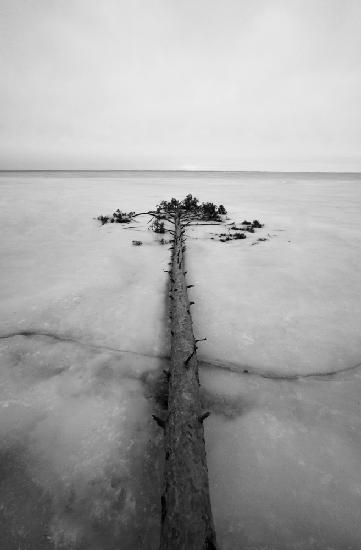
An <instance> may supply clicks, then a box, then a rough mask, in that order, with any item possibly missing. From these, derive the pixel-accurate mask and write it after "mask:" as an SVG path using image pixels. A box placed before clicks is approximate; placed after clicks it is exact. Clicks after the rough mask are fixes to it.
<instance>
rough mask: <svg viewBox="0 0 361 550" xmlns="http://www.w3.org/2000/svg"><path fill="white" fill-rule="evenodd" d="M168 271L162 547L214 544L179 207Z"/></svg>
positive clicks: (208, 547)
mask: <svg viewBox="0 0 361 550" xmlns="http://www.w3.org/2000/svg"><path fill="white" fill-rule="evenodd" d="M173 219H174V249H173V251H172V265H171V270H170V271H171V273H170V275H171V276H170V293H171V296H172V298H173V300H170V314H171V363H170V370H169V393H168V416H167V418H166V420H165V421H164V426H163V429H164V442H165V467H164V487H163V494H162V498H161V507H162V515H161V542H160V550H181V549H182V550H215V549H216V535H215V529H214V523H213V517H212V510H211V502H210V496H209V484H208V469H207V460H206V450H205V442H204V429H203V420H204V419H205V418H206V413H205V412H204V411H203V410H202V406H201V400H200V394H199V378H198V364H197V354H196V350H197V345H196V344H197V342H196V340H195V338H194V334H193V328H192V318H191V313H190V302H189V299H188V293H187V282H186V278H185V274H184V271H185V269H184V268H185V263H184V247H183V243H184V233H183V224H182V216H181V212H176V213H175V214H174V218H173Z"/></svg>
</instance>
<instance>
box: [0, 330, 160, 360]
mask: <svg viewBox="0 0 361 550" xmlns="http://www.w3.org/2000/svg"><path fill="white" fill-rule="evenodd" d="M15 336H24V337H26V338H33V337H37V336H45V337H46V338H51V339H52V340H56V341H58V342H67V343H71V344H77V345H79V346H82V347H86V348H91V349H94V350H103V351H110V352H111V353H116V354H122V353H128V354H131V355H138V356H141V357H147V358H149V357H151V358H152V359H169V357H168V356H166V355H156V354H151V353H141V352H137V351H133V350H129V349H117V348H112V347H110V346H102V345H99V344H90V343H89V342H82V341H81V340H77V339H76V338H72V337H71V336H61V335H59V334H54V333H52V332H47V331H44V330H41V331H40V330H39V331H37V330H19V331H16V332H11V333H8V334H2V335H0V340H7V339H9V338H13V337H15Z"/></svg>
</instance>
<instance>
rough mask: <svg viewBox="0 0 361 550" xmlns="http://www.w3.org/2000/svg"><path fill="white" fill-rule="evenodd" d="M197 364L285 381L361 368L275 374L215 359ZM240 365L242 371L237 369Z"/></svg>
mask: <svg viewBox="0 0 361 550" xmlns="http://www.w3.org/2000/svg"><path fill="white" fill-rule="evenodd" d="M199 365H200V366H201V367H205V368H207V367H208V368H209V367H211V368H218V369H222V370H225V371H227V372H232V373H235V374H239V375H244V376H257V377H258V378H264V379H265V380H279V381H285V382H296V381H297V380H304V379H307V378H315V379H318V380H323V379H330V378H335V377H336V376H338V375H340V374H344V373H345V372H352V371H355V370H357V369H359V368H361V363H357V364H356V365H351V366H350V367H345V368H343V369H339V370H333V371H328V372H312V373H311V372H310V373H307V374H298V373H295V374H277V373H275V372H272V371H259V370H256V369H254V368H251V367H248V366H247V367H245V366H242V365H237V363H228V364H224V363H220V362H216V361H214V362H212V361H201V360H200V361H199ZM240 367H241V369H242V371H240V370H239V369H240Z"/></svg>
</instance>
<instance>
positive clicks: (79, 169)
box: [0, 168, 361, 175]
mask: <svg viewBox="0 0 361 550" xmlns="http://www.w3.org/2000/svg"><path fill="white" fill-rule="evenodd" d="M4 172H177V173H179V172H180V173H209V172H211V173H216V174H217V173H220V174H227V173H237V174H354V175H358V174H361V171H354V170H350V171H339V170H212V169H199V170H197V169H194V170H193V169H192V170H189V169H184V168H183V169H177V168H75V169H73V168H31V169H27V168H20V169H18V168H9V169H8V168H0V173H4Z"/></svg>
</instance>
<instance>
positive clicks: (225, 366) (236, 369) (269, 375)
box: [0, 330, 361, 382]
mask: <svg viewBox="0 0 361 550" xmlns="http://www.w3.org/2000/svg"><path fill="white" fill-rule="evenodd" d="M15 336H24V337H27V338H32V337H37V336H45V337H47V338H51V339H52V340H56V341H58V342H68V343H72V344H77V345H79V346H83V347H86V348H90V349H94V350H103V351H109V352H111V353H115V354H122V353H127V354H130V355H136V356H140V357H146V358H152V359H163V360H169V356H167V355H156V354H151V353H141V352H137V351H133V350H129V349H117V348H112V347H110V346H102V345H99V344H90V343H89V342H83V341H81V340H77V339H76V338H72V337H70V336H62V335H59V334H54V333H52V332H48V331H44V330H41V331H40V330H39V331H37V330H19V331H16V332H11V333H8V334H3V335H0V340H6V339H9V338H13V337H15ZM198 362H199V366H200V367H204V368H209V367H211V368H218V369H221V370H223V371H227V372H232V373H235V374H239V375H243V376H256V377H259V378H263V379H265V380H280V381H286V382H295V381H297V380H304V379H307V378H316V379H321V380H322V379H329V378H334V377H336V376H338V375H340V374H344V373H346V372H352V371H356V370H357V369H359V368H360V367H361V363H357V364H356V365H351V366H349V367H344V368H342V369H339V370H332V371H328V372H312V373H307V374H298V373H295V374H277V373H275V372H273V371H259V370H257V369H254V368H252V367H248V366H244V365H239V364H237V363H230V362H229V363H221V362H218V361H204V360H199V361H198ZM240 369H242V370H240Z"/></svg>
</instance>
